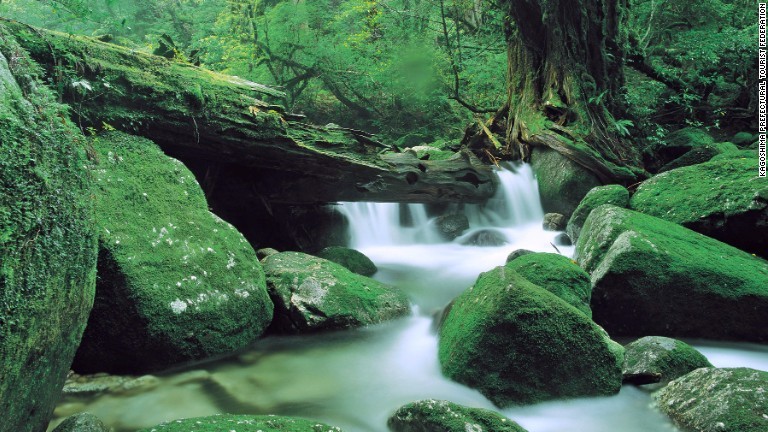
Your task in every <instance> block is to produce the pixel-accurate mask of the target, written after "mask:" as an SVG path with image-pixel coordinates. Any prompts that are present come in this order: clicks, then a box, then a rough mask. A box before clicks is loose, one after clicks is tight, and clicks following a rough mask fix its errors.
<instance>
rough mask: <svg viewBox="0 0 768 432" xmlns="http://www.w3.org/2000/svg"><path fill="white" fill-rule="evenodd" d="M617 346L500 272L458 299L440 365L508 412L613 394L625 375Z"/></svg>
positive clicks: (546, 296)
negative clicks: (510, 408)
mask: <svg viewBox="0 0 768 432" xmlns="http://www.w3.org/2000/svg"><path fill="white" fill-rule="evenodd" d="M523 258H525V256H523V257H520V258H518V259H517V260H520V259H523ZM517 260H515V261H517ZM515 261H512V262H515ZM613 348H614V347H613V346H611V344H610V342H609V341H608V340H607V338H606V337H605V334H604V332H603V331H602V330H601V329H600V328H599V327H598V326H597V325H595V324H594V323H593V322H592V321H591V320H590V319H589V318H587V317H586V316H585V315H584V314H583V313H582V312H581V311H579V310H578V309H576V308H574V307H573V306H571V305H569V304H567V303H566V302H565V301H563V300H562V299H560V298H559V297H557V296H555V295H554V294H552V293H550V292H549V291H546V290H544V289H543V288H540V287H538V286H536V285H534V284H532V283H531V282H529V281H528V280H526V279H525V278H523V277H522V276H521V275H519V274H518V273H517V272H515V271H512V270H510V269H508V268H506V267H497V268H496V269H494V270H491V271H489V272H487V273H483V274H481V275H480V277H479V278H478V279H477V282H476V283H475V285H474V286H473V287H472V288H470V289H468V290H467V291H465V292H464V293H463V294H461V295H460V296H459V297H458V298H457V299H456V300H455V302H454V304H453V306H452V308H451V310H450V312H448V316H447V317H446V318H445V321H444V323H443V325H442V327H441V330H440V341H439V360H440V365H441V368H442V371H443V373H444V374H445V375H446V376H447V377H449V378H451V379H454V380H456V381H458V382H460V383H463V384H466V385H468V386H470V387H473V388H476V389H478V390H479V391H480V392H481V393H483V394H484V395H486V396H487V397H488V398H489V399H490V400H491V401H493V402H494V403H495V404H497V405H498V406H501V407H504V406H509V405H514V404H528V403H535V402H540V401H544V400H550V399H558V398H569V397H579V396H589V395H609V394H615V393H616V392H618V391H619V388H620V386H621V370H620V368H619V364H618V361H619V359H617V358H616V353H615V352H614V351H613Z"/></svg>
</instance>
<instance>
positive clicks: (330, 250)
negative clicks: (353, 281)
mask: <svg viewBox="0 0 768 432" xmlns="http://www.w3.org/2000/svg"><path fill="white" fill-rule="evenodd" d="M317 256H318V257H320V258H323V259H327V260H328V261H333V262H335V263H336V264H341V265H342V266H343V267H345V268H347V269H348V270H349V271H351V272H353V273H357V274H359V275H363V276H373V275H374V274H375V273H376V272H377V271H378V270H379V269H378V268H376V264H374V263H373V261H371V259H370V258H368V257H367V256H365V255H364V254H363V253H362V252H359V251H356V250H354V249H350V248H346V247H342V246H329V247H327V248H325V249H323V250H321V251H320V252H319V253H318V254H317Z"/></svg>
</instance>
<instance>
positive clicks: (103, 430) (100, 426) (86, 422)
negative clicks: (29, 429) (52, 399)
mask: <svg viewBox="0 0 768 432" xmlns="http://www.w3.org/2000/svg"><path fill="white" fill-rule="evenodd" d="M110 430H111V429H109V428H108V427H106V426H105V425H104V423H102V421H101V420H100V419H99V418H98V417H96V416H95V415H93V414H91V413H87V412H84V413H80V414H75V415H72V416H69V417H67V418H66V419H65V420H64V421H63V422H61V423H60V424H59V425H58V426H56V429H54V430H53V432H110Z"/></svg>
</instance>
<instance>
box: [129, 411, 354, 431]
mask: <svg viewBox="0 0 768 432" xmlns="http://www.w3.org/2000/svg"><path fill="white" fill-rule="evenodd" d="M231 431H237V432H341V429H339V428H337V427H334V426H328V425H326V424H323V423H320V422H316V421H313V420H305V419H300V418H294V417H279V416H273V415H231V414H222V415H215V416H209V417H196V418H190V419H181V420H173V421H169V422H165V423H162V424H159V425H157V426H152V427H151V428H147V429H142V430H140V431H138V432H231Z"/></svg>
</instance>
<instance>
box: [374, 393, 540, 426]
mask: <svg viewBox="0 0 768 432" xmlns="http://www.w3.org/2000/svg"><path fill="white" fill-rule="evenodd" d="M387 426H389V430H391V431H393V432H467V431H472V432H526V431H525V429H523V428H522V427H521V426H520V425H518V424H517V423H515V422H514V421H512V420H510V419H508V418H506V417H504V416H502V415H500V414H498V413H496V412H493V411H491V410H486V409H482V408H469V407H465V406H462V405H458V404H455V403H453V402H448V401H442V400H434V399H427V400H422V401H418V402H413V403H410V404H408V405H405V406H402V407H401V408H400V409H398V410H397V411H395V413H394V414H393V415H392V417H390V418H389V420H388V421H387Z"/></svg>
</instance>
